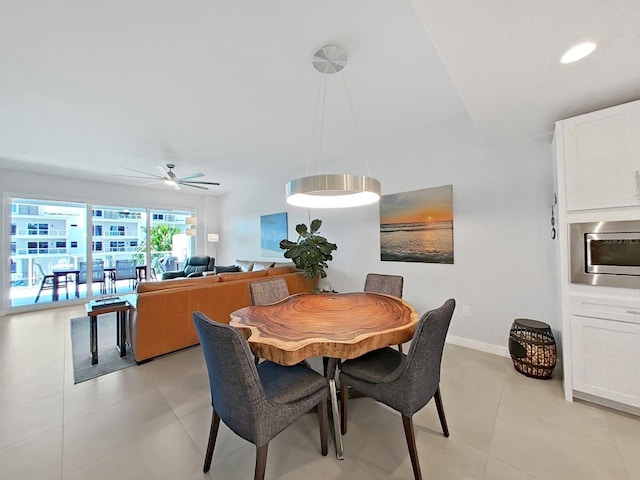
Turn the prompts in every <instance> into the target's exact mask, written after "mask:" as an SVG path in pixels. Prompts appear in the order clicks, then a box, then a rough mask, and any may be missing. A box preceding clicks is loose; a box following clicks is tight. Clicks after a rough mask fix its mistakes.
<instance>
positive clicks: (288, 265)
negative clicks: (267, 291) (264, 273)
mask: <svg viewBox="0 0 640 480" xmlns="http://www.w3.org/2000/svg"><path fill="white" fill-rule="evenodd" d="M291 266H294V267H295V266H296V264H295V263H293V262H274V264H273V266H272V267H271V268H275V267H291Z"/></svg>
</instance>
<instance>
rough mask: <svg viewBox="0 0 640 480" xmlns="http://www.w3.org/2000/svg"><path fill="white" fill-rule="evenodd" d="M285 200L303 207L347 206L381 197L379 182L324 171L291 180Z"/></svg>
mask: <svg viewBox="0 0 640 480" xmlns="http://www.w3.org/2000/svg"><path fill="white" fill-rule="evenodd" d="M285 190H286V195H287V203H288V204H290V205H294V206H297V207H305V208H346V207H358V206H361V205H369V204H371V203H375V202H377V201H378V200H379V199H380V182H378V180H376V179H375V178H371V177H365V176H360V175H352V174H346V173H345V174H326V175H314V176H311V177H302V178H297V179H295V180H291V181H290V182H288V183H287V185H286V187H285Z"/></svg>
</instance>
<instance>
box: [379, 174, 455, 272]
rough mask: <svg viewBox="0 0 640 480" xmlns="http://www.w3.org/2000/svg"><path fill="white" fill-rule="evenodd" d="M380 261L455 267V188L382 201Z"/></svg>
mask: <svg viewBox="0 0 640 480" xmlns="http://www.w3.org/2000/svg"><path fill="white" fill-rule="evenodd" d="M380 260H382V261H388V262H424V263H453V185H444V186H442V187H435V188H426V189H424V190H415V191H413V192H403V193H395V194H393V195H384V196H383V197H382V200H381V201H380Z"/></svg>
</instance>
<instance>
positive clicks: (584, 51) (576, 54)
mask: <svg viewBox="0 0 640 480" xmlns="http://www.w3.org/2000/svg"><path fill="white" fill-rule="evenodd" d="M595 49H596V44H595V43H593V42H584V43H581V44H579V45H576V46H575V47H572V48H570V49H569V50H568V51H567V53H565V54H564V55H563V56H562V58H561V59H560V63H573V62H577V61H578V60H582V59H583V58H584V57H586V56H588V55H591V54H592V53H593V51H594V50H595Z"/></svg>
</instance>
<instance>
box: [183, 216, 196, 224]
mask: <svg viewBox="0 0 640 480" xmlns="http://www.w3.org/2000/svg"><path fill="white" fill-rule="evenodd" d="M184 222H185V223H186V224H187V225H197V224H198V218H197V217H187V218H185V219H184Z"/></svg>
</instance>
